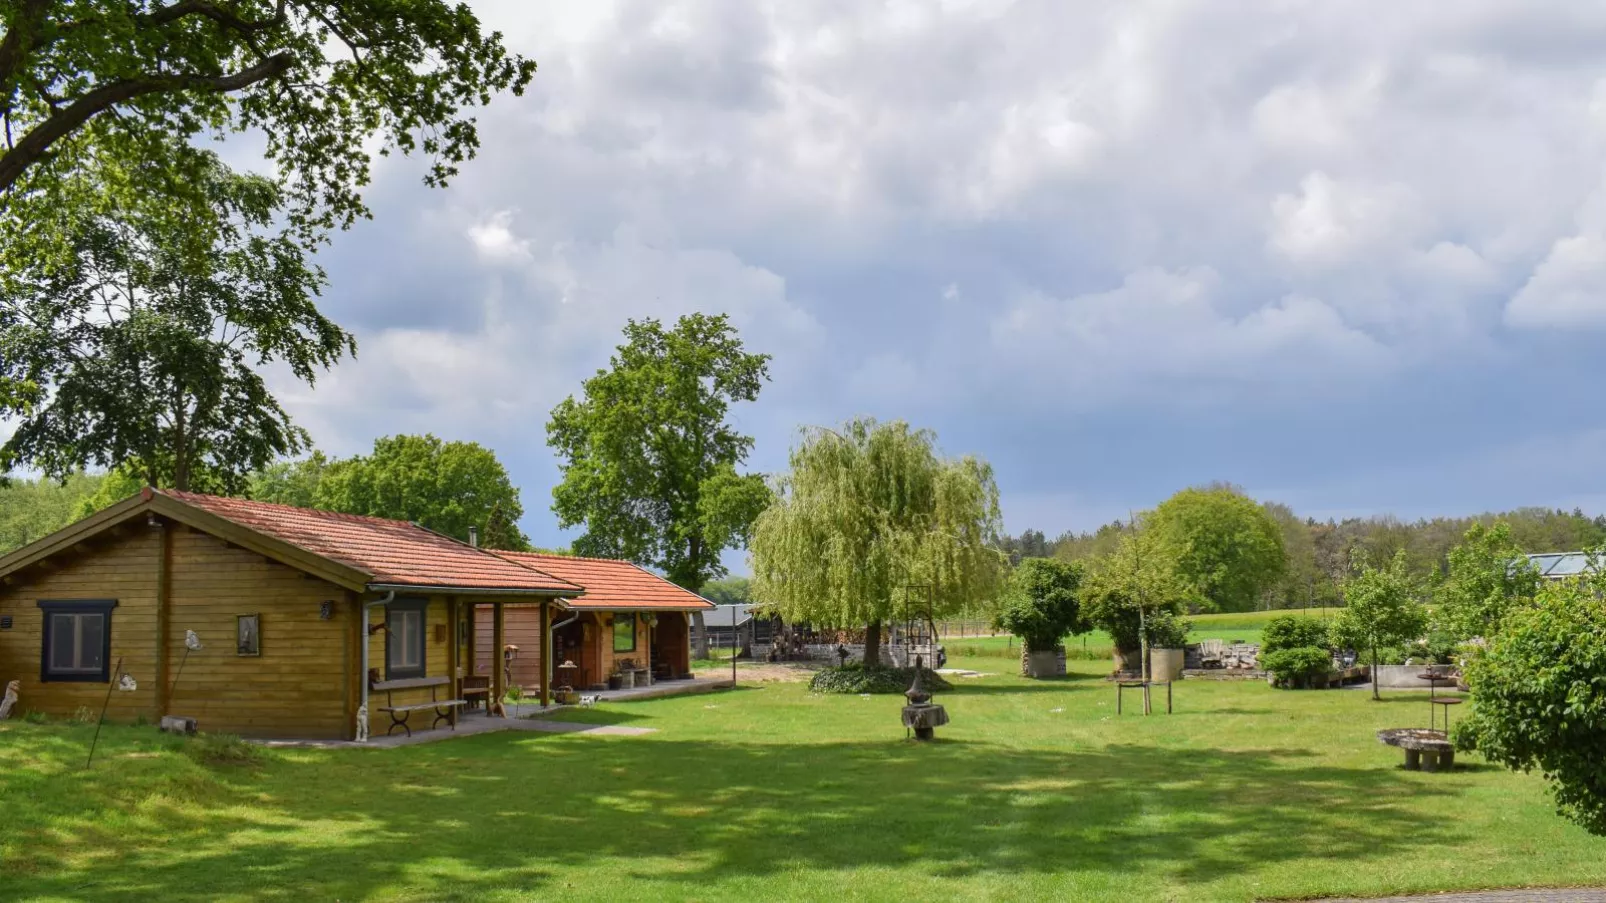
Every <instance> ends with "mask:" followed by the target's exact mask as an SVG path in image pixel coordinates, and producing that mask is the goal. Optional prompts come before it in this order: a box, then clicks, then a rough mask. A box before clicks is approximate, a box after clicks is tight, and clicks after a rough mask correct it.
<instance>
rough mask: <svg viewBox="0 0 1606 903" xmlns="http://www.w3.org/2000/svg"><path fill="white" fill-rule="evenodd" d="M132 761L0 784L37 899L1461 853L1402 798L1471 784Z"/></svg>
mask: <svg viewBox="0 0 1606 903" xmlns="http://www.w3.org/2000/svg"><path fill="white" fill-rule="evenodd" d="M129 733H132V732H129ZM113 745H114V747H115V749H114V751H113V756H114V758H113V759H111V760H109V762H115V763H117V765H116V767H106V768H102V767H101V766H100V765H97V768H96V770H95V771H93V772H88V773H85V775H83V776H81V777H80V776H76V775H72V774H66V773H64V772H66V771H69V770H70V766H68V765H67V764H66V763H67V759H68V758H76V757H77V755H78V753H79V751H80V749H79V747H78V746H77V745H76V744H66V745H65V746H60V747H58V746H55V745H49V744H46V745H44V746H43V747H41V748H43V749H44V753H43V755H42V760H41V761H40V763H39V764H38V766H37V767H35V768H32V769H24V770H21V771H20V772H16V773H13V772H5V773H0V797H3V798H5V799H7V800H16V799H32V797H29V796H22V794H41V795H42V794H46V793H47V792H48V794H49V797H48V802H44V803H30V804H25V806H24V808H22V810H21V811H20V812H13V813H12V824H13V828H12V835H11V837H10V838H9V841H10V843H11V851H12V852H11V856H10V861H8V862H6V863H3V864H0V880H3V881H4V882H5V883H6V884H8V885H10V886H11V887H13V888H14V889H15V890H16V891H17V892H18V893H19V894H20V895H21V896H24V897H26V896H31V895H39V896H49V897H70V898H79V897H83V896H93V897H97V898H112V899H154V898H160V899H164V900H203V899H211V898H214V897H217V896H220V895H225V894H229V893H246V894H249V895H250V896H252V897H256V898H261V899H295V898H300V897H304V896H305V895H306V894H307V892H308V891H309V890H310V889H316V892H317V895H318V896H319V897H320V898H324V899H335V898H338V899H355V898H364V897H368V896H373V895H391V894H395V893H399V892H402V891H405V892H406V893H405V895H407V896H412V897H424V898H429V899H464V900H470V899H480V898H483V897H485V896H487V895H490V894H494V893H498V892H513V891H518V892H524V893H529V894H531V895H533V896H537V897H542V896H551V895H553V894H557V893H560V892H563V891H562V889H561V888H558V887H555V886H553V884H552V882H553V881H554V876H555V875H557V874H558V873H559V871H560V870H567V869H586V868H604V869H605V870H606V871H607V873H608V874H609V875H611V876H614V877H619V876H622V875H626V874H628V875H631V876H635V877H640V878H654V879H657V880H659V881H671V882H681V883H683V886H684V889H685V892H686V893H688V894H690V893H693V892H700V891H702V890H704V889H706V887H707V886H708V885H709V884H710V882H714V881H717V880H719V879H721V878H727V877H755V878H761V879H768V878H772V877H773V878H776V879H782V880H784V879H785V876H786V875H788V874H794V873H795V872H796V870H798V869H819V870H852V869H859V868H867V867H885V868H901V867H910V868H916V869H918V870H920V871H921V872H922V873H925V874H935V875H941V876H949V877H966V876H971V875H977V874H983V873H1009V874H1034V873H1035V874H1045V873H1062V872H1071V871H1082V872H1094V873H1109V874H1111V875H1121V874H1132V873H1151V874H1157V875H1162V876H1166V877H1168V878H1170V879H1172V880H1178V881H1186V882H1198V881H1209V880H1212V879H1215V878H1220V877H1223V876H1227V875H1231V874H1233V873H1236V872H1242V871H1244V870H1246V869H1250V868H1253V867H1257V866H1261V865H1265V864H1267V863H1275V862H1278V861H1286V860H1299V859H1306V858H1309V859H1317V858H1327V859H1334V858H1337V859H1347V860H1355V861H1360V860H1387V859H1388V858H1389V857H1393V856H1397V855H1401V854H1404V853H1407V852H1409V851H1411V850H1413V849H1416V848H1420V847H1440V848H1451V847H1453V845H1454V844H1455V843H1457V842H1458V841H1460V840H1462V839H1464V837H1463V835H1462V834H1461V829H1459V828H1458V827H1457V826H1456V825H1455V824H1452V823H1436V822H1431V821H1430V822H1424V821H1423V819H1422V818H1421V816H1420V813H1419V812H1417V811H1414V810H1413V809H1412V808H1411V807H1410V806H1409V805H1407V804H1406V801H1407V800H1408V798H1410V797H1421V796H1423V795H1452V794H1454V793H1456V792H1457V791H1456V790H1455V789H1454V788H1453V787H1452V786H1449V785H1447V786H1445V787H1433V786H1431V785H1428V786H1424V785H1423V784H1422V782H1420V781H1416V780H1412V779H1411V778H1410V777H1407V776H1405V775H1403V774H1402V773H1400V772H1397V771H1395V770H1393V769H1381V768H1374V769H1365V770H1358V769H1349V768H1339V767H1333V766H1330V765H1323V764H1319V763H1317V762H1313V761H1312V759H1313V755H1312V754H1311V753H1310V752H1308V751H1305V750H1299V749H1277V750H1270V751H1267V750H1260V751H1253V752H1242V751H1224V750H1214V749H1212V750H1185V749H1175V748H1172V749H1162V748H1159V747H1150V746H1136V745H1129V746H1117V747H1110V748H1104V749H1098V750H1086V751H1077V750H1069V751H1067V750H1064V749H1058V750H1034V749H1019V748H1013V747H1007V746H998V745H995V744H990V743H987V742H985V741H980V740H969V741H964V742H959V741H952V740H950V741H947V742H940V743H936V744H915V743H902V742H898V741H878V742H858V743H849V742H836V743H819V744H801V743H797V744H762V743H736V742H715V741H689V740H688V741H680V740H666V739H653V740H647V739H642V738H582V737H575V736H559V735H537V734H513V733H502V734H493V735H482V736H475V737H465V738H461V739H459V740H456V741H453V742H450V743H441V744H433V745H429V746H416V747H407V748H401V749H394V750H386V751H338V752H333V751H294V752H288V751H287V752H281V753H277V754H275V760H274V761H273V762H272V763H271V764H270V765H269V766H267V767H264V768H260V769H249V768H247V769H211V768H205V767H202V766H199V765H195V764H194V763H191V762H189V761H188V760H187V759H181V758H178V759H177V761H176V762H175V761H174V760H175V758H177V757H173V756H171V755H168V756H167V757H166V759H165V760H164V761H162V762H161V763H160V766H161V767H158V764H159V763H158V762H157V761H156V760H154V759H134V760H129V759H126V758H123V756H125V755H126V754H127V753H128V749H127V746H128V743H127V742H126V741H123V742H119V743H114V744H113ZM0 751H3V750H0ZM67 753H71V754H72V755H71V756H67ZM58 757H60V761H57V759H58ZM47 783H48V787H47V786H46V784H47ZM29 805H33V806H35V807H36V808H28V806H29ZM39 806H43V808H37V807H39ZM36 810H37V811H36ZM648 857H651V858H652V862H647V861H644V860H645V859H646V858H648ZM666 859H667V860H670V861H673V862H675V863H676V868H675V870H674V871H673V872H672V873H666V872H665V871H664V869H663V866H662V863H663V862H664V861H666ZM655 863H656V864H655ZM573 878H574V874H573V873H572V872H569V873H568V874H567V877H566V878H565V879H564V880H565V881H570V880H573ZM581 895H582V896H584V895H585V894H583V893H582V894H581Z"/></svg>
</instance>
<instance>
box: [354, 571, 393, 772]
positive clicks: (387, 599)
mask: <svg viewBox="0 0 1606 903" xmlns="http://www.w3.org/2000/svg"><path fill="white" fill-rule="evenodd" d="M394 601H396V591H395V590H390V591H389V592H387V593H385V595H384V596H383V597H382V598H379V599H375V600H374V601H372V602H364V603H363V606H362V623H361V625H360V626H361V629H362V635H361V636H360V637H359V639H360V640H361V641H362V673H361V674H359V675H358V676H357V677H358V679H359V680H361V681H362V706H361V707H360V708H358V709H357V711H358V712H359V713H360V714H359V715H358V716H357V717H359V718H361V719H362V721H363V723H362V728H363V729H362V730H361V731H359V733H360V734H361V735H362V737H363V739H364V740H365V741H366V739H367V737H368V646H369V637H371V636H373V632H372V631H370V630H369V629H368V611H369V609H372V608H373V607H374V606H376V605H389V604H390V603H392V602H394Z"/></svg>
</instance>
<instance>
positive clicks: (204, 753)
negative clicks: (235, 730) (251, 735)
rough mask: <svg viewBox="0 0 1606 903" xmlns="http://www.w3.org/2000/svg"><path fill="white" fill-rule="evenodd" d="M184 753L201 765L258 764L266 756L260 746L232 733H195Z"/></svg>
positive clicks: (187, 743)
mask: <svg viewBox="0 0 1606 903" xmlns="http://www.w3.org/2000/svg"><path fill="white" fill-rule="evenodd" d="M184 754H185V755H186V756H189V757H190V758H191V759H194V760H195V761H197V762H199V763H201V764H202V765H260V764H261V763H262V761H263V760H264V759H265V758H266V755H265V753H264V751H263V749H262V747H260V746H257V745H255V744H253V743H247V742H246V741H244V740H241V739H240V738H239V737H236V736H235V735H233V734H196V735H195V736H194V737H191V738H190V739H189V740H188V741H187V742H186V743H185V744H184Z"/></svg>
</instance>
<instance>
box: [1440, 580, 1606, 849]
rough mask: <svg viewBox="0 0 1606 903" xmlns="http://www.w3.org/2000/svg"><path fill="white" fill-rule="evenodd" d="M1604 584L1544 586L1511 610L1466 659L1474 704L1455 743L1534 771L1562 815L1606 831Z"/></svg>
mask: <svg viewBox="0 0 1606 903" xmlns="http://www.w3.org/2000/svg"><path fill="white" fill-rule="evenodd" d="M1603 591H1606V581H1603V580H1602V579H1601V578H1600V577H1598V576H1597V577H1594V578H1592V579H1585V580H1580V579H1574V580H1568V581H1562V582H1557V583H1547V584H1545V585H1544V586H1543V587H1542V588H1541V589H1540V590H1539V592H1538V594H1537V598H1536V599H1535V602H1534V604H1532V605H1527V606H1519V607H1516V608H1513V609H1511V610H1510V611H1509V612H1508V613H1507V614H1506V616H1505V618H1504V620H1503V621H1502V623H1501V627H1500V631H1499V632H1498V634H1496V636H1495V638H1494V640H1493V643H1492V645H1490V647H1489V648H1488V649H1487V651H1486V652H1485V653H1484V654H1483V655H1480V656H1477V657H1476V658H1474V659H1473V660H1472V661H1471V662H1469V663H1468V666H1467V669H1466V679H1467V683H1468V685H1469V686H1470V687H1471V688H1472V695H1473V699H1474V700H1475V701H1476V703H1477V704H1476V706H1475V707H1474V709H1473V712H1472V715H1471V717H1470V718H1468V719H1466V720H1464V721H1463V722H1462V727H1461V730H1459V731H1458V732H1457V743H1458V745H1460V746H1461V747H1462V748H1468V747H1471V746H1475V747H1476V749H1477V750H1478V752H1480V753H1482V754H1483V756H1484V757H1485V758H1486V759H1488V760H1490V761H1491V762H1498V763H1500V764H1502V765H1505V766H1506V767H1507V768H1511V769H1515V770H1519V771H1529V770H1533V769H1538V770H1539V771H1541V772H1542V773H1543V774H1544V776H1545V779H1546V780H1547V781H1549V782H1550V784H1551V789H1552V792H1553V793H1554V794H1555V797H1556V803H1557V806H1558V807H1559V808H1560V810H1561V812H1562V814H1563V815H1565V816H1567V817H1568V818H1570V819H1572V820H1573V821H1575V822H1577V823H1578V824H1580V825H1582V826H1583V827H1584V828H1585V829H1587V830H1588V831H1589V832H1590V833H1592V834H1599V835H1606V759H1603V757H1602V755H1601V751H1602V750H1603V749H1606V605H1602V604H1601V597H1602V592H1603Z"/></svg>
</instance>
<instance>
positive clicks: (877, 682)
mask: <svg viewBox="0 0 1606 903" xmlns="http://www.w3.org/2000/svg"><path fill="white" fill-rule="evenodd" d="M922 670H923V671H925V675H924V677H923V678H922V681H923V682H924V683H925V686H926V689H927V690H930V691H931V692H933V693H941V692H945V691H948V690H952V689H953V688H954V687H953V684H950V683H949V682H948V681H947V680H944V679H943V676H942V675H941V674H938V673H936V672H934V671H932V670H930V669H922ZM914 680H915V669H913V668H866V667H865V666H864V665H863V664H861V663H859V662H849V663H848V664H846V665H843V666H842V667H840V668H825V669H822V670H820V671H817V672H815V674H814V679H813V680H811V681H809V689H810V690H811V691H813V692H815V693H902V692H903V691H905V690H907V689H909V685H910V684H912V683H914Z"/></svg>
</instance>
